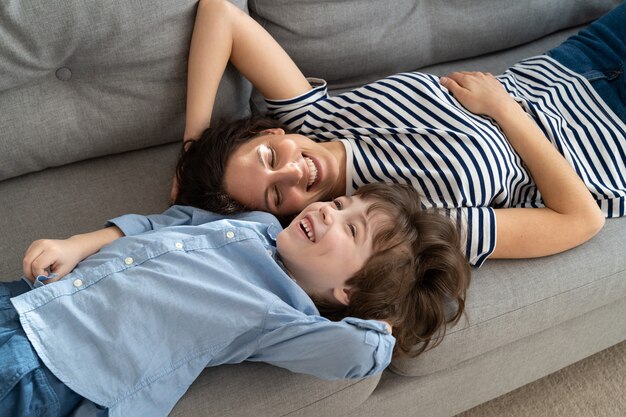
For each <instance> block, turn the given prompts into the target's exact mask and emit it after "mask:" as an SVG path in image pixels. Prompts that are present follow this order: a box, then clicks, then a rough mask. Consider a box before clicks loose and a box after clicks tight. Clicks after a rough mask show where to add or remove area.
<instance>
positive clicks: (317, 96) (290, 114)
mask: <svg viewBox="0 0 626 417" xmlns="http://www.w3.org/2000/svg"><path fill="white" fill-rule="evenodd" d="M307 80H308V81H309V83H310V84H311V86H312V87H313V88H312V89H311V90H309V91H307V92H306V93H304V94H301V95H299V96H297V97H293V98H290V99H284V100H270V99H267V98H266V99H265V103H266V104H267V111H268V114H269V115H270V116H272V117H273V118H274V119H276V120H278V121H280V122H281V123H283V124H284V125H285V126H287V127H288V128H289V129H290V130H292V131H294V132H298V131H299V130H300V127H301V126H302V123H303V122H304V119H305V117H306V115H307V113H308V110H309V108H310V106H311V105H313V104H315V103H317V102H318V101H320V100H325V99H326V98H328V88H327V85H326V81H324V80H322V79H320V78H307Z"/></svg>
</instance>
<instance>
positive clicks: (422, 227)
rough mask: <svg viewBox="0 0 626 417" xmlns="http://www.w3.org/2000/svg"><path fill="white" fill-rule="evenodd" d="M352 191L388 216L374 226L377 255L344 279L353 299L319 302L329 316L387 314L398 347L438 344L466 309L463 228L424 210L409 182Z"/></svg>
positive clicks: (399, 350)
mask: <svg viewBox="0 0 626 417" xmlns="http://www.w3.org/2000/svg"><path fill="white" fill-rule="evenodd" d="M355 195H358V196H360V197H361V198H363V199H365V200H366V201H369V202H372V204H371V205H370V207H369V209H368V210H369V211H370V212H373V211H381V212H383V213H385V214H386V215H387V216H388V218H389V219H390V221H389V222H388V223H387V224H385V225H383V226H382V227H381V228H380V229H379V230H377V231H376V232H375V235H374V239H373V242H375V247H374V255H372V256H371V257H370V259H369V260H368V261H367V262H366V264H365V266H363V268H361V270H360V271H358V272H357V273H356V274H355V275H354V276H353V277H352V278H350V279H349V280H348V281H347V284H348V285H350V286H352V287H353V291H352V293H351V296H350V301H349V305H347V306H337V305H331V304H328V303H325V302H323V301H320V300H315V301H316V304H317V306H318V309H319V310H320V313H321V314H322V315H324V316H325V317H327V318H329V319H331V320H341V319H342V318H344V317H359V318H363V319H374V320H384V321H386V322H388V323H389V324H391V325H392V326H393V335H394V336H395V338H396V346H395V348H394V355H395V356H400V355H409V356H417V355H419V354H420V353H422V352H424V351H425V350H427V349H431V348H433V347H435V346H437V345H438V344H439V343H440V342H441V340H442V339H443V336H444V335H445V332H446V327H447V325H449V324H455V323H457V322H458V321H459V319H460V318H461V316H462V314H463V311H464V309H465V298H466V291H467V288H468V286H469V283H470V277H471V272H470V266H469V263H468V261H467V260H466V258H465V256H464V254H463V253H462V251H461V249H460V248H461V245H460V237H459V233H458V231H457V229H456V227H455V226H454V224H453V223H452V221H451V220H450V219H449V218H448V217H446V216H444V215H442V214H439V213H435V212H432V211H427V210H424V209H423V208H422V207H421V205H420V197H419V194H418V192H417V191H415V189H414V188H413V187H411V186H408V185H403V184H368V185H364V186H362V187H360V188H359V189H358V190H357V191H356V193H355Z"/></svg>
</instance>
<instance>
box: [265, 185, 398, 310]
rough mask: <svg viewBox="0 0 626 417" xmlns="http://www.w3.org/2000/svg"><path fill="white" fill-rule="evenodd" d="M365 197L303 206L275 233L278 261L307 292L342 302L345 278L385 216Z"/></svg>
mask: <svg viewBox="0 0 626 417" xmlns="http://www.w3.org/2000/svg"><path fill="white" fill-rule="evenodd" d="M369 206H370V203H369V202H367V201H365V200H362V199H361V198H359V197H340V198H337V199H335V200H333V201H331V202H317V203H313V204H310V205H309V206H308V207H306V208H305V209H304V210H303V211H302V212H301V213H300V214H299V215H298V216H297V217H296V218H295V219H294V220H293V221H292V222H291V224H290V225H289V226H288V227H287V228H286V229H285V230H283V231H282V232H281V233H280V234H279V235H278V239H277V242H276V243H277V250H278V253H279V254H280V256H281V258H282V261H283V263H284V265H285V267H286V268H287V270H288V271H289V272H290V274H291V275H292V277H293V278H294V279H295V280H296V282H297V283H298V285H300V286H301V287H302V288H303V289H304V290H305V291H306V292H307V293H308V294H309V295H314V296H318V297H322V298H323V299H325V300H328V301H331V302H339V303H342V304H348V301H349V299H348V297H349V290H350V289H349V288H348V287H347V286H346V281H347V280H348V279H349V278H351V277H352V276H353V275H354V274H355V273H356V272H358V271H359V270H360V269H361V268H362V267H363V266H364V265H365V262H366V261H367V260H368V259H369V258H370V256H371V255H372V254H373V245H372V236H373V235H374V233H375V232H376V231H377V230H378V229H379V227H380V225H381V222H383V221H386V220H388V217H387V216H385V215H384V214H383V213H380V212H376V211H375V212H371V213H370V214H367V213H366V211H367V208H368V207H369Z"/></svg>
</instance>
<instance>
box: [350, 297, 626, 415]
mask: <svg viewBox="0 0 626 417" xmlns="http://www.w3.org/2000/svg"><path fill="white" fill-rule="evenodd" d="M624 312H626V299H624V298H622V299H621V300H619V301H617V302H614V303H612V304H609V305H606V306H604V307H601V308H599V309H596V310H593V311H591V312H589V313H587V314H584V315H582V316H580V317H577V318H575V319H572V320H569V321H566V322H564V323H561V324H559V325H557V326H554V327H552V328H550V329H547V330H545V331H543V332H540V333H537V334H534V335H533V336H532V337H526V338H523V339H520V340H518V341H516V342H513V343H511V344H508V345H506V346H502V347H500V348H498V349H494V350H493V351H490V352H489V353H488V354H485V355H479V356H477V357H475V358H472V359H470V360H468V361H465V362H463V363H462V364H459V365H457V366H452V367H450V368H448V369H446V370H445V371H443V372H437V373H435V374H432V375H428V376H427V377H405V376H401V375H396V374H393V373H391V372H385V373H384V374H383V377H382V378H381V381H380V383H379V385H378V387H377V388H376V390H375V391H374V392H373V393H372V395H371V397H370V398H368V400H367V401H366V402H365V403H363V404H362V405H360V406H358V407H357V408H356V409H355V410H354V411H352V412H350V413H348V414H346V415H345V416H346V417H362V416H367V417H369V416H371V417H379V416H385V417H409V416H410V417H450V416H453V415H455V414H457V413H460V412H461V411H465V410H467V409H470V408H472V407H474V406H476V405H478V404H481V403H483V402H485V401H489V400H491V399H493V398H496V397H498V396H500V395H502V394H504V393H507V392H510V391H512V390H514V389H516V388H519V387H520V386H522V385H525V384H527V383H529V382H532V381H535V380H537V379H539V378H541V377H543V376H545V375H548V374H550V373H552V372H555V371H557V370H559V369H561V368H563V367H565V366H567V365H570V364H572V363H574V362H577V361H579V360H581V359H583V358H585V357H587V356H590V355H593V354H594V353H597V352H599V351H601V350H603V349H606V348H608V347H610V346H613V345H615V344H617V343H620V342H621V341H623V340H625V339H626V314H624ZM511 325H515V323H512V324H511Z"/></svg>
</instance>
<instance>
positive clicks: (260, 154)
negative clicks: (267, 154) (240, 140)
mask: <svg viewBox="0 0 626 417" xmlns="http://www.w3.org/2000/svg"><path fill="white" fill-rule="evenodd" d="M262 146H263V145H260V146H259V147H257V148H256V155H257V159H258V160H259V164H261V166H262V167H263V168H266V165H265V159H263V154H262V153H261V147H262Z"/></svg>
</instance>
